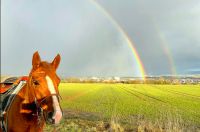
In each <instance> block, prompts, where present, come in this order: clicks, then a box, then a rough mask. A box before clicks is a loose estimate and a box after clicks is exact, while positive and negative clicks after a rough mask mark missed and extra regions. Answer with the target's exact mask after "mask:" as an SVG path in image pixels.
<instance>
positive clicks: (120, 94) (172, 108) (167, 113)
mask: <svg viewBox="0 0 200 132" xmlns="http://www.w3.org/2000/svg"><path fill="white" fill-rule="evenodd" d="M59 90H60V94H61V96H62V98H63V99H62V101H61V106H62V108H63V110H64V111H65V110H70V111H76V112H88V113H94V114H96V115H98V116H97V117H98V119H96V121H99V120H100V121H104V122H113V121H115V122H119V123H122V124H124V125H126V124H129V125H130V124H136V125H138V122H143V123H142V124H144V122H145V123H146V122H151V123H150V124H153V125H154V126H156V127H158V126H159V125H160V124H162V125H161V126H162V127H163V124H164V126H166V124H167V125H168V126H169V125H171V124H174V123H175V124H179V127H180V124H181V125H183V126H185V125H189V126H190V125H191V124H192V125H194V126H200V85H150V84H148V85H146V84H79V83H61V84H60V86H59ZM89 118H90V117H89ZM66 119H67V118H66ZM93 120H95V119H94V118H93ZM157 123H160V124H159V125H158V124H157ZM155 124H156V125H155ZM148 125H149V123H148ZM139 126H140V125H139ZM128 127H129V126H128ZM130 127H133V126H130ZM140 127H141V126H140ZM171 127H174V126H173V125H171ZM175 127H177V126H175ZM138 128H139V127H138ZM180 129H182V127H180Z"/></svg>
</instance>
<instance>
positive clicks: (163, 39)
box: [151, 17, 177, 75]
mask: <svg viewBox="0 0 200 132" xmlns="http://www.w3.org/2000/svg"><path fill="white" fill-rule="evenodd" d="M151 18H152V22H153V24H154V27H155V30H156V32H157V35H158V38H159V39H160V44H161V46H162V48H163V51H164V53H165V55H166V57H167V59H168V62H169V66H170V72H171V75H177V72H176V66H175V64H174V60H173V56H172V53H171V51H170V49H169V46H168V41H167V39H166V36H165V34H164V33H163V32H162V31H161V30H160V28H159V26H158V24H157V23H156V21H155V19H153V17H151Z"/></svg>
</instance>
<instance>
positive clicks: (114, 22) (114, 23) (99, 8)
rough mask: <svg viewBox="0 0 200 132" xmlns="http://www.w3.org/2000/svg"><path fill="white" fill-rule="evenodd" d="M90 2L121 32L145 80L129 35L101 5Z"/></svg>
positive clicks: (91, 0) (140, 63) (141, 64)
mask: <svg viewBox="0 0 200 132" xmlns="http://www.w3.org/2000/svg"><path fill="white" fill-rule="evenodd" d="M90 2H91V3H92V4H94V5H95V7H96V8H97V9H98V10H99V11H101V12H102V13H103V14H104V16H105V17H106V18H108V19H109V20H110V22H111V23H112V24H113V25H114V26H115V27H116V28H117V30H118V31H119V32H120V33H121V35H122V37H123V38H124V39H125V41H126V42H127V44H128V47H129V49H130V51H131V53H132V55H133V56H134V59H135V61H136V63H137V66H138V68H139V73H140V77H141V78H142V79H143V80H145V69H144V66H143V63H142V61H141V59H140V57H139V55H138V53H137V51H136V49H135V47H134V43H133V41H131V39H130V38H129V36H128V35H127V33H126V32H125V31H124V30H123V29H122V28H121V26H120V25H119V24H118V23H117V22H116V21H115V20H114V19H113V17H112V16H111V15H110V14H109V13H108V12H107V11H106V10H105V9H104V8H103V7H102V6H101V5H99V4H98V3H97V2H96V1H95V0H90Z"/></svg>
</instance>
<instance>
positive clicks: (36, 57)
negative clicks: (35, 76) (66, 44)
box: [32, 51, 41, 69]
mask: <svg viewBox="0 0 200 132" xmlns="http://www.w3.org/2000/svg"><path fill="white" fill-rule="evenodd" d="M40 62H41V59H40V55H39V53H38V51H36V52H35V53H34V54H33V59H32V65H33V68H34V69H35V68H37V67H38V66H39V64H40Z"/></svg>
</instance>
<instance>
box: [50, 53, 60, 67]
mask: <svg viewBox="0 0 200 132" xmlns="http://www.w3.org/2000/svg"><path fill="white" fill-rule="evenodd" d="M60 59H61V57H60V54H58V55H57V56H56V57H55V58H54V60H53V61H52V62H51V65H52V66H53V67H54V68H55V69H57V68H58V66H59V64H60Z"/></svg>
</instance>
